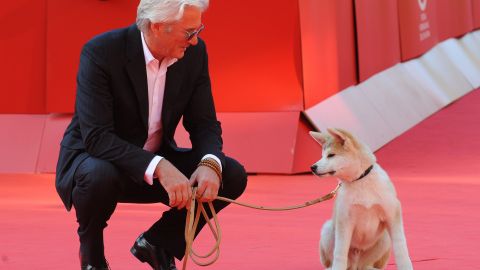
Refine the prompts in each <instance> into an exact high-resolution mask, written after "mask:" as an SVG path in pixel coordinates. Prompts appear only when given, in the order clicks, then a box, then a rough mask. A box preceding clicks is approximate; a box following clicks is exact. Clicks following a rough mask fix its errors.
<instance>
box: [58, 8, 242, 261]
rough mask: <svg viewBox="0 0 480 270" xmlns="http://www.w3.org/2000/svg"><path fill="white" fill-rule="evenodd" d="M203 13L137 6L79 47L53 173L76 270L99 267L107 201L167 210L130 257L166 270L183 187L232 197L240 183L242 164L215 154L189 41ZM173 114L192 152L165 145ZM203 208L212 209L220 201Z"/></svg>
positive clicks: (179, 249)
mask: <svg viewBox="0 0 480 270" xmlns="http://www.w3.org/2000/svg"><path fill="white" fill-rule="evenodd" d="M207 7H208V0H142V1H141V2H140V4H139V6H138V13H137V24H136V25H133V26H130V27H128V28H123V29H119V30H115V31H112V32H108V33H105V34H102V35H100V36H97V37H95V38H94V39H92V40H91V41H89V42H88V43H87V44H86V45H85V46H84V48H83V50H82V53H81V58H80V66H79V70H78V77H77V96H76V104H75V114H74V116H73V119H72V122H71V123H70V125H69V126H68V128H67V130H66V131H65V134H64V138H63V140H62V142H61V149H60V156H59V160H58V164H57V177H56V188H57V191H58V193H59V195H60V197H61V198H62V201H63V203H64V204H65V206H66V208H67V210H70V209H71V207H72V204H73V206H74V208H75V211H76V216H77V221H78V223H79V227H78V235H79V238H80V263H81V269H108V264H107V261H106V259H105V256H104V246H103V229H104V228H105V227H106V226H107V221H108V220H109V218H110V216H111V215H112V214H113V212H114V210H115V207H116V204H117V202H133V203H153V202H162V203H164V204H167V205H169V206H171V209H170V210H168V211H166V212H164V213H163V215H162V217H161V218H160V219H159V220H158V221H157V222H156V223H155V224H153V225H152V227H151V228H149V229H148V230H147V231H145V232H144V233H143V234H141V235H140V236H139V237H138V239H137V240H136V241H135V243H134V245H133V247H132V248H131V252H132V254H133V255H134V256H135V257H137V258H138V259H139V260H140V261H141V262H147V263H149V264H150V265H151V266H152V268H154V269H162V270H165V269H176V268H175V262H174V257H176V258H178V259H181V258H182V257H183V255H184V251H185V239H184V226H185V220H186V209H185V206H186V204H187V202H188V200H189V199H190V197H191V196H192V186H194V185H197V186H198V194H199V195H198V196H199V200H200V201H202V202H210V201H213V200H214V199H215V198H216V197H217V195H220V196H225V197H229V198H237V197H239V196H240V195H241V194H242V192H243V191H244V189H245V187H246V182H247V176H246V173H245V170H244V168H243V167H242V165H240V164H239V163H238V162H237V161H235V160H233V159H231V158H229V157H226V156H225V155H224V154H223V153H222V139H221V127H220V123H219V122H218V121H217V119H216V115H215V108H214V104H213V97H212V92H211V88H210V78H209V73H208V60H207V53H206V48H205V44H204V42H203V41H202V40H201V39H199V37H198V34H199V33H200V31H201V30H202V29H203V28H204V26H203V24H202V22H201V19H202V13H203V12H204V11H205V10H206V8H207ZM181 117H183V125H184V127H185V129H186V130H187V131H188V132H189V134H190V140H191V143H192V149H180V148H178V147H177V146H176V144H175V141H174V139H173V137H174V133H175V129H176V127H177V125H178V123H179V121H180V119H181ZM213 204H214V207H215V209H216V211H219V210H221V209H222V208H224V207H225V206H226V205H227V204H226V203H224V202H220V201H214V202H213ZM204 224H205V223H204V222H202V223H201V224H199V230H200V228H201V227H202V226H203V225H204ZM197 233H198V231H197Z"/></svg>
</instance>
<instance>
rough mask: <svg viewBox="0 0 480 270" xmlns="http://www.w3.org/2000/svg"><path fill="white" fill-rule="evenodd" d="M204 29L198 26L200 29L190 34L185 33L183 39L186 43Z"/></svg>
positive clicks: (202, 26) (203, 26)
mask: <svg viewBox="0 0 480 270" xmlns="http://www.w3.org/2000/svg"><path fill="white" fill-rule="evenodd" d="M203 29H205V25H203V24H202V25H200V27H199V28H198V29H197V30H194V31H192V32H188V31H185V39H186V40H187V41H189V40H191V39H192V38H193V37H194V36H198V35H200V32H202V30H203Z"/></svg>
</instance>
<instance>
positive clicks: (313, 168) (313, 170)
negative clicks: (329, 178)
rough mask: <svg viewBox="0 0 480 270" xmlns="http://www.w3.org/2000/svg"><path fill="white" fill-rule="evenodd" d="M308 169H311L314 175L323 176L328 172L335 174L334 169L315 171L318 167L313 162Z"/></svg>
mask: <svg viewBox="0 0 480 270" xmlns="http://www.w3.org/2000/svg"><path fill="white" fill-rule="evenodd" d="M310 169H311V170H312V172H313V174H315V175H316V176H324V175H326V174H330V175H334V174H335V171H331V172H326V173H318V172H317V169H318V166H317V164H313V165H312V166H310Z"/></svg>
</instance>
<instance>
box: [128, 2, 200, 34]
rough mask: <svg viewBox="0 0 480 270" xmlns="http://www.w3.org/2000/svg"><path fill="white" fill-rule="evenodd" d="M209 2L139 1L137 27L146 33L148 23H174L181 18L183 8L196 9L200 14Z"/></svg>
mask: <svg viewBox="0 0 480 270" xmlns="http://www.w3.org/2000/svg"><path fill="white" fill-rule="evenodd" d="M208 1H209V0H141V1H140V4H139V5H138V9H137V27H138V29H140V31H142V32H144V33H146V32H148V29H149V26H150V23H159V22H174V21H178V20H180V19H181V18H182V17H183V12H184V11H185V6H195V7H198V8H199V9H200V10H201V11H202V12H204V11H205V10H206V9H207V8H208Z"/></svg>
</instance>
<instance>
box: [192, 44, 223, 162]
mask: <svg viewBox="0 0 480 270" xmlns="http://www.w3.org/2000/svg"><path fill="white" fill-rule="evenodd" d="M197 46H198V47H199V48H198V49H199V51H200V55H201V57H200V59H201V60H200V65H201V70H200V73H199V74H200V75H199V76H198V78H196V80H195V82H194V88H195V89H194V90H193V93H192V96H191V98H190V102H189V103H188V105H187V108H186V111H185V113H184V117H183V125H184V127H185V129H186V130H187V131H188V133H189V134H190V140H191V142H192V148H193V149H194V150H195V151H196V152H197V153H199V154H200V155H201V156H204V155H206V154H213V155H215V156H217V157H218V158H219V159H220V161H221V162H222V165H225V155H224V153H223V152H222V147H223V141H222V129H221V125H220V122H219V121H218V120H217V116H216V112H215V105H214V102H213V95H212V90H211V84H210V75H209V71H208V55H207V51H206V48H205V43H203V41H201V42H200V43H199V44H198V45H197Z"/></svg>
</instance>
